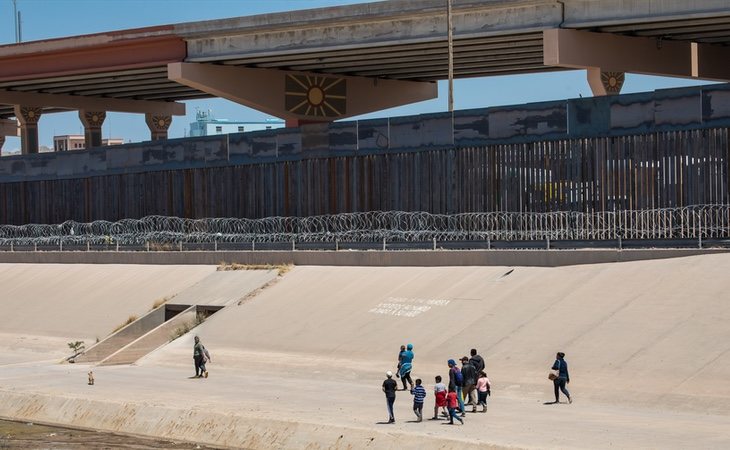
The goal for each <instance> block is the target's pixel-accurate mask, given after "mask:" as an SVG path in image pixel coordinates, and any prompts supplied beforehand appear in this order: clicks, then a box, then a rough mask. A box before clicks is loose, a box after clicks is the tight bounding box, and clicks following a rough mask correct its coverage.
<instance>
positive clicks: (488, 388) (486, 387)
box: [477, 370, 492, 412]
mask: <svg viewBox="0 0 730 450" xmlns="http://www.w3.org/2000/svg"><path fill="white" fill-rule="evenodd" d="M491 393H492V383H491V382H490V381H489V378H487V373H486V372H484V371H483V370H482V371H481V372H479V378H478V379H477V394H478V395H479V405H481V407H482V412H487V397H489V396H490V395H491Z"/></svg>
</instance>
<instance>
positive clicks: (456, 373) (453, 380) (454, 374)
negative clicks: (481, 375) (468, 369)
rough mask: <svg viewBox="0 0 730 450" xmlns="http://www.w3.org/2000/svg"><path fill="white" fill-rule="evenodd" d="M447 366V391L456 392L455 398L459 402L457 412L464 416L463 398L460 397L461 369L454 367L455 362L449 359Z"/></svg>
mask: <svg viewBox="0 0 730 450" xmlns="http://www.w3.org/2000/svg"><path fill="white" fill-rule="evenodd" d="M447 364H448V365H449V389H450V390H451V389H453V390H454V392H456V398H457V399H458V401H459V411H460V412H461V415H462V416H464V397H463V396H462V388H463V387H464V376H463V374H462V373H461V369H459V367H458V366H457V365H456V361H454V360H453V359H450V360H449V361H448V362H447Z"/></svg>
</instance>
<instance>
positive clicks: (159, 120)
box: [149, 116, 172, 131]
mask: <svg viewBox="0 0 730 450" xmlns="http://www.w3.org/2000/svg"><path fill="white" fill-rule="evenodd" d="M149 123H150V124H151V126H152V127H154V129H155V130H157V131H167V129H168V128H170V124H172V117H171V116H152V120H151V121H150V122H149Z"/></svg>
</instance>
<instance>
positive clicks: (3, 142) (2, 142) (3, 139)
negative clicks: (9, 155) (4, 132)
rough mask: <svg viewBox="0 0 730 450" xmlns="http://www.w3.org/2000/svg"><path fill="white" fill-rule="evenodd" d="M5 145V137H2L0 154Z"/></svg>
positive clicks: (0, 137)
mask: <svg viewBox="0 0 730 450" xmlns="http://www.w3.org/2000/svg"><path fill="white" fill-rule="evenodd" d="M3 144H5V136H0V154H2V151H3Z"/></svg>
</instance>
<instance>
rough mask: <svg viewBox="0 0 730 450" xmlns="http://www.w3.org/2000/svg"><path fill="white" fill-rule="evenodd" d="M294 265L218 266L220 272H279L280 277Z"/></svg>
mask: <svg viewBox="0 0 730 450" xmlns="http://www.w3.org/2000/svg"><path fill="white" fill-rule="evenodd" d="M292 267H294V265H293V264H238V263H230V264H229V263H226V262H224V261H221V263H220V264H218V270H219V271H222V272H225V271H229V270H277V271H278V272H279V276H281V275H284V274H285V273H287V272H289V271H290V270H291V269H292Z"/></svg>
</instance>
